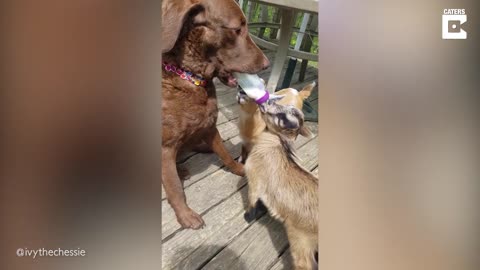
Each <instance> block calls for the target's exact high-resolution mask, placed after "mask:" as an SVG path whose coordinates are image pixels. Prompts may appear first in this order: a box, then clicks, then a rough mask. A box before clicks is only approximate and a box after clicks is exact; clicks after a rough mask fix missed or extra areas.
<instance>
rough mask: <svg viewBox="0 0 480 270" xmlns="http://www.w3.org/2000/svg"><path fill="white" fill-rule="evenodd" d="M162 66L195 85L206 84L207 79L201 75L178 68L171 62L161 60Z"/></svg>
mask: <svg viewBox="0 0 480 270" xmlns="http://www.w3.org/2000/svg"><path fill="white" fill-rule="evenodd" d="M163 68H164V69H165V70H166V71H168V72H172V73H175V74H177V75H178V76H180V78H182V79H184V80H186V81H189V82H191V83H193V84H194V85H196V86H202V87H205V86H207V80H206V79H204V78H203V77H201V76H198V75H195V74H193V73H192V72H190V71H187V70H184V69H182V68H179V67H177V66H175V65H173V64H169V63H167V62H163Z"/></svg>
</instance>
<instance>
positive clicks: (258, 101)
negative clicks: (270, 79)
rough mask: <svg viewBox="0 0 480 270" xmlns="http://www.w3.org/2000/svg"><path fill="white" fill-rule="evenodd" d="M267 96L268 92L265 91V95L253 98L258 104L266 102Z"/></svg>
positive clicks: (268, 96)
mask: <svg viewBox="0 0 480 270" xmlns="http://www.w3.org/2000/svg"><path fill="white" fill-rule="evenodd" d="M269 98H270V94H269V93H268V91H265V95H263V97H261V98H259V99H257V100H255V103H257V104H259V105H260V104H262V103H264V102H266V101H267V100H268V99H269Z"/></svg>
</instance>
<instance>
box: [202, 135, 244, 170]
mask: <svg viewBox="0 0 480 270" xmlns="http://www.w3.org/2000/svg"><path fill="white" fill-rule="evenodd" d="M207 143H209V144H210V145H211V147H212V150H213V152H215V153H216V154H217V155H218V156H219V157H220V159H221V160H222V161H223V163H224V164H225V166H227V168H229V169H230V171H231V172H232V173H234V174H236V175H239V176H245V171H244V170H243V164H241V163H240V162H236V161H235V160H234V159H233V158H232V156H231V155H230V153H228V151H227V149H225V146H224V145H223V140H222V137H221V136H220V133H219V132H218V129H217V128H216V127H214V128H213V130H212V132H211V134H209V136H208V138H207Z"/></svg>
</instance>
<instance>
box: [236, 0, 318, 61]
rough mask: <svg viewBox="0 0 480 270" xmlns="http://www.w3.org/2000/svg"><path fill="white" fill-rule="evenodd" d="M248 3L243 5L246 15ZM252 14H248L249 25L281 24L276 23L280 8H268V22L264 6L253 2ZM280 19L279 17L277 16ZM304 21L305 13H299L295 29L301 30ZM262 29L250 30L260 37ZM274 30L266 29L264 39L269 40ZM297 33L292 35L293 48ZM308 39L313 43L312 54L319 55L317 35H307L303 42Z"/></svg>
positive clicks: (291, 44)
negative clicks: (263, 15)
mask: <svg viewBox="0 0 480 270" xmlns="http://www.w3.org/2000/svg"><path fill="white" fill-rule="evenodd" d="M248 2H249V1H244V3H243V8H242V9H243V12H244V13H245V14H248ZM250 5H251V12H252V13H251V14H248V17H249V18H247V19H248V20H249V23H257V22H273V23H279V22H278V21H277V22H275V21H274V17H275V14H276V13H278V12H279V10H278V8H276V7H272V6H267V18H266V20H262V5H260V4H258V3H256V2H251V4H250ZM277 17H279V16H277ZM302 20H303V13H300V12H299V13H297V14H296V17H295V27H296V28H300V25H301V24H302ZM259 31H260V29H259V28H255V29H253V28H252V29H250V33H252V34H253V35H258V34H259ZM272 31H273V29H272V28H269V27H267V28H265V32H264V35H263V38H265V39H268V38H269V37H270V34H271V33H272ZM297 36H298V33H297V32H295V31H294V32H293V34H292V39H291V40H290V46H291V47H292V48H293V47H295V44H296V41H297ZM306 39H310V40H311V41H312V46H311V48H310V52H311V53H318V36H317V35H309V34H305V36H304V38H303V42H305V40H306ZM272 42H276V41H275V40H272Z"/></svg>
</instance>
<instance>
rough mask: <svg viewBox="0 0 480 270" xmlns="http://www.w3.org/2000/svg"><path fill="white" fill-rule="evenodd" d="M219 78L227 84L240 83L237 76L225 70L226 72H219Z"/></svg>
mask: <svg viewBox="0 0 480 270" xmlns="http://www.w3.org/2000/svg"><path fill="white" fill-rule="evenodd" d="M218 78H219V79H220V81H221V82H222V83H223V84H225V85H227V86H230V87H237V85H238V83H237V79H236V78H235V77H233V74H232V73H229V72H225V73H222V74H219V75H218Z"/></svg>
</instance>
